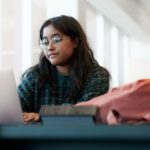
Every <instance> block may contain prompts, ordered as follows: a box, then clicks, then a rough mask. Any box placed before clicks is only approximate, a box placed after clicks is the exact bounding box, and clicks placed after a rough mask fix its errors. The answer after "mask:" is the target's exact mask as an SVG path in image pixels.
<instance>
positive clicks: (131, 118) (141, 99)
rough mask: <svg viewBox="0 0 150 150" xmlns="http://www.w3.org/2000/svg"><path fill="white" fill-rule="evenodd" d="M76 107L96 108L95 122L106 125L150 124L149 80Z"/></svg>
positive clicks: (138, 82) (116, 90) (121, 87)
mask: <svg viewBox="0 0 150 150" xmlns="http://www.w3.org/2000/svg"><path fill="white" fill-rule="evenodd" d="M77 106H97V107H98V111H97V114H96V121H97V122H102V123H107V124H120V123H141V122H150V79H143V80H138V81H136V82H132V83H129V84H126V85H123V86H120V87H117V88H113V89H112V90H110V91H109V92H108V93H106V94H104V95H102V96H98V97H95V98H93V99H91V100H89V101H86V102H81V103H78V104H77Z"/></svg>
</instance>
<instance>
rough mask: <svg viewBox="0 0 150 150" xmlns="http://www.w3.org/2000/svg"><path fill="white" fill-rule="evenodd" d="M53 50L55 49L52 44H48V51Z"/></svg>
mask: <svg viewBox="0 0 150 150" xmlns="http://www.w3.org/2000/svg"><path fill="white" fill-rule="evenodd" d="M54 49H55V46H54V43H53V42H49V44H48V50H54Z"/></svg>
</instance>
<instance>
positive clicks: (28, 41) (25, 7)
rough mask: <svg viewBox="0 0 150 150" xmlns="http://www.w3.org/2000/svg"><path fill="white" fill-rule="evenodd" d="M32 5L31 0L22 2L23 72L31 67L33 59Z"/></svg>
mask: <svg viewBox="0 0 150 150" xmlns="http://www.w3.org/2000/svg"><path fill="white" fill-rule="evenodd" d="M31 4H32V1H31V0H22V71H24V70H25V69H27V68H28V67H30V66H31V59H32V57H31V56H32V38H31V36H32V30H31V27H32V24H31V19H32V18H31V17H32V10H31V9H32V7H31Z"/></svg>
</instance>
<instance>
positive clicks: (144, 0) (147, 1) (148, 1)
mask: <svg viewBox="0 0 150 150" xmlns="http://www.w3.org/2000/svg"><path fill="white" fill-rule="evenodd" d="M137 1H138V2H139V3H140V4H142V5H143V7H144V8H145V9H146V11H147V12H148V14H149V15H150V0H137Z"/></svg>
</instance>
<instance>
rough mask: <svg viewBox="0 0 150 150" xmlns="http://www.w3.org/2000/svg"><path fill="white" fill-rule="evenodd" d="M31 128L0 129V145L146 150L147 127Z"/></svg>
mask: <svg viewBox="0 0 150 150" xmlns="http://www.w3.org/2000/svg"><path fill="white" fill-rule="evenodd" d="M80 119H82V118H79V119H78V121H79V123H78V124H68V125H67V124H61V123H59V124H57V125H56V124H52V125H50V124H35V125H34V124H33V125H16V126H0V144H1V145H4V147H5V149H7V148H8V146H11V147H12V149H17V150H18V149H21V150H28V149H30V150H33V149H36V150H97V149H98V150H113V149H116V150H149V149H150V125H149V124H142V125H117V126H108V125H104V124H94V123H93V124H91V123H90V124H80V122H82V121H80Z"/></svg>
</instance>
